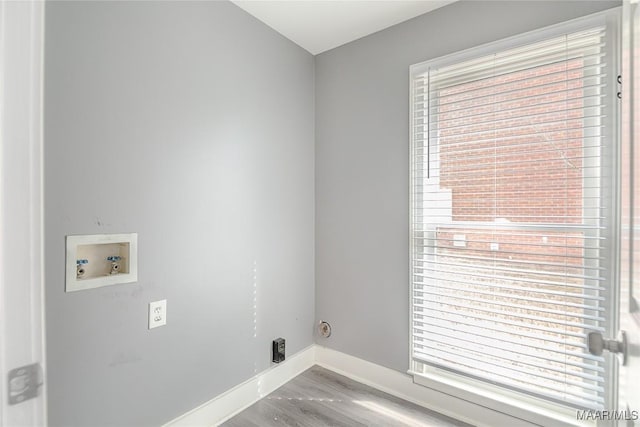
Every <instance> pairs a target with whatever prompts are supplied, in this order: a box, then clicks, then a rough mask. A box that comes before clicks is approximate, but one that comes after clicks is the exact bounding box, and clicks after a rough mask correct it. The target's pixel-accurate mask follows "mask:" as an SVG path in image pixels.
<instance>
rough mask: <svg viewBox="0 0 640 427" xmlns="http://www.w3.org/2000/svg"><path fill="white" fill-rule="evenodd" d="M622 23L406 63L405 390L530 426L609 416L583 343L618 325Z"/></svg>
mask: <svg viewBox="0 0 640 427" xmlns="http://www.w3.org/2000/svg"><path fill="white" fill-rule="evenodd" d="M618 16H619V10H618V9H613V10H611V11H607V12H604V13H599V14H595V15H592V16H589V17H586V18H581V19H577V20H573V21H570V22H567V23H563V24H559V25H555V26H553V27H549V28H545V29H543V30H539V31H534V32H530V33H527V34H524V35H522V36H517V37H513V38H510V39H507V40H503V41H499V42H496V43H491V44H489V45H484V46H481V47H478V48H474V49H470V50H467V51H464V52H461V53H459V54H454V55H449V56H446V57H444V58H439V59H435V60H432V61H427V62H424V63H421V64H416V65H414V66H412V67H411V69H410V84H411V89H410V136H411V163H410V168H411V184H410V185H411V189H410V195H411V201H410V203H411V206H410V215H411V218H410V226H411V231H410V233H411V235H410V251H411V255H410V263H411V266H410V269H411V271H410V282H411V283H410V286H411V292H410V310H411V316H410V345H411V349H410V357H411V360H410V366H411V373H412V374H413V375H414V378H415V381H416V382H420V383H423V384H426V385H428V386H430V387H433V388H441V389H442V390H443V391H445V392H452V390H453V391H455V390H456V388H457V391H456V392H459V393H461V395H462V396H467V398H469V399H473V398H474V395H475V396H477V397H478V398H480V399H481V401H482V402H483V404H486V405H487V406H493V407H494V409H497V410H500V411H503V412H509V411H511V410H513V411H515V412H517V413H518V414H519V415H518V416H520V417H523V418H525V419H527V417H529V418H528V420H530V421H532V422H541V418H540V417H541V416H542V415H540V414H542V413H544V414H547V415H545V416H547V417H549V418H551V419H557V420H564V421H566V423H568V424H570V423H571V422H572V421H573V423H575V422H576V420H575V413H576V411H577V410H585V409H586V410H588V409H593V410H599V409H612V408H615V393H614V390H613V381H614V380H613V378H614V372H613V370H614V364H613V363H612V360H611V358H610V357H609V356H606V357H605V356H593V355H591V354H589V352H588V351H587V348H586V334H587V333H589V332H590V331H598V332H601V333H603V334H604V335H605V336H610V335H612V334H613V333H614V332H615V329H616V326H617V325H616V317H615V315H614V313H615V312H616V309H617V307H616V304H617V302H616V298H617V294H616V292H617V290H616V289H617V287H616V285H615V284H616V283H617V274H618V272H617V267H616V266H617V259H616V257H617V247H618V242H617V235H618V232H617V228H618V221H617V217H618V208H617V206H618V191H617V186H618V178H617V171H618V168H617V164H618V147H617V146H618V132H617V127H618V120H617V108H618V106H617V104H618V100H617V98H616V92H617V91H618V90H619V89H618V86H617V82H616V80H617V74H618V65H617V64H618V53H617V49H618V34H617V31H618V30H617V28H618V25H617V22H618ZM456 384H457V385H456ZM516 408H517V409H516ZM515 412H514V413H515ZM536 412H537V413H538V414H537V415H536ZM527 413H529V414H530V415H523V414H527ZM543 419H544V420H546V419H548V418H543ZM559 422H560V421H559Z"/></svg>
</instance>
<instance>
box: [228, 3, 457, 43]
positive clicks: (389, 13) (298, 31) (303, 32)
mask: <svg viewBox="0 0 640 427" xmlns="http://www.w3.org/2000/svg"><path fill="white" fill-rule="evenodd" d="M231 1H233V3H235V4H236V5H238V6H239V7H241V8H242V9H244V10H245V11H247V12H248V13H250V14H251V15H253V16H255V17H256V18H258V19H259V20H260V21H262V22H264V23H265V24H267V25H268V26H270V27H271V28H273V29H274V30H276V31H277V32H279V33H280V34H282V35H283V36H285V37H287V38H288V39H290V40H292V41H293V42H295V43H296V44H298V45H300V46H302V47H303V48H305V49H306V50H308V51H309V52H311V53H312V54H314V55H317V54H318V53H321V52H324V51H326V50H329V49H333V48H334V47H338V46H340V45H343V44H345V43H348V42H350V41H353V40H356V39H359V38H361V37H364V36H366V35H369V34H371V33H375V32H376V31H380V30H382V29H384V28H387V27H390V26H392V25H395V24H398V23H400V22H402V21H406V20H407V19H411V18H413V17H415V16H418V15H422V14H423V13H427V12H429V11H431V10H434V9H437V8H439V7H442V6H444V5H446V4H449V3H453V2H454V1H455V0H418V1H416V0H413V1H407V0H355V1H354V0H288V1H283V0H231Z"/></svg>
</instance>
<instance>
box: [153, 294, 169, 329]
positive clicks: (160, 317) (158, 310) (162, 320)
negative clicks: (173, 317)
mask: <svg viewBox="0 0 640 427" xmlns="http://www.w3.org/2000/svg"><path fill="white" fill-rule="evenodd" d="M166 324H167V300H166V299H163V300H162V301H154V302H150V303H149V329H153V328H157V327H158V326H164V325H166Z"/></svg>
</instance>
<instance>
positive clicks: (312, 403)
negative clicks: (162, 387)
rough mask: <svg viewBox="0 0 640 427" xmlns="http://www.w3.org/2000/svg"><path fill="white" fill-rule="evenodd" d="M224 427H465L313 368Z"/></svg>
mask: <svg viewBox="0 0 640 427" xmlns="http://www.w3.org/2000/svg"><path fill="white" fill-rule="evenodd" d="M222 426H223V427H270V426H300V427H325V426H336V427H338V426H339V427H355V426H380V427H382V426H389V427H391V426H393V427H396V426H410V427H418V426H434V427H436V426H437V427H452V426H469V424H466V423H462V422H460V421H456V420H454V419H452V418H449V417H446V416H444V415H441V414H438V413H436V412H433V411H429V410H427V409H425V408H422V407H420V406H418V405H414V404H413V403H410V402H407V401H404V400H402V399H398V398H397V397H394V396H391V395H390V394H387V393H383V392H381V391H378V390H376V389H374V388H371V387H369V386H366V385H364V384H361V383H358V382H356V381H353V380H351V379H349V378H347V377H344V376H342V375H339V374H336V373H335V372H332V371H329V370H327V369H324V368H321V367H319V366H314V367H312V368H310V369H308V370H306V371H305V372H303V373H302V374H300V375H298V376H297V377H296V378H294V379H293V380H291V381H289V382H288V383H286V384H285V385H283V386H282V387H280V388H279V389H277V390H276V391H274V392H273V393H271V394H269V395H268V396H265V397H264V398H263V399H261V400H260V401H258V402H256V403H255V404H254V405H252V406H250V407H249V408H247V409H245V410H244V411H242V412H240V413H239V414H238V415H236V416H235V417H233V418H231V419H230V420H228V421H227V422H226V423H224V424H222Z"/></svg>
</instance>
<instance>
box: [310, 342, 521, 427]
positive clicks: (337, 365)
mask: <svg viewBox="0 0 640 427" xmlns="http://www.w3.org/2000/svg"><path fill="white" fill-rule="evenodd" d="M315 356H316V364H317V365H320V366H322V367H323V368H326V369H329V370H331V371H334V372H336V373H338V374H341V375H344V376H345V377H348V378H351V379H353V380H355V381H358V382H360V383H362V384H366V385H368V386H370V387H373V388H375V389H378V390H380V391H383V392H385V393H389V394H391V395H393V396H396V397H399V398H401V399H404V400H406V401H409V402H412V403H415V404H416V405H420V406H422V407H424V408H427V409H430V410H432V411H435V412H439V413H441V414H443V415H447V416H449V417H451V418H455V419H457V420H460V421H464V422H467V423H469V424H472V425H475V426H479V427H485V426H486V427H493V426H514V427H515V426H533V424H531V423H528V422H526V421H524V420H521V419H519V418H514V417H511V416H509V415H507V414H504V413H502V412H498V411H494V410H492V409H489V408H486V407H484V406H481V405H477V404H475V403H473V402H470V401H468V400H463V399H460V398H458V397H456V396H452V395H449V394H445V393H442V392H440V391H437V390H434V389H432V388H428V387H425V386H423V385H419V384H415V383H414V382H413V378H412V377H411V376H410V375H408V374H403V373H401V372H398V371H394V370H393V369H389V368H385V367H384V366H380V365H376V364H375V363H371V362H368V361H366V360H363V359H359V358H357V357H354V356H350V355H348V354H345V353H341V352H339V351H336V350H332V349H330V348H327V347H322V346H319V345H317V346H316V350H315Z"/></svg>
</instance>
